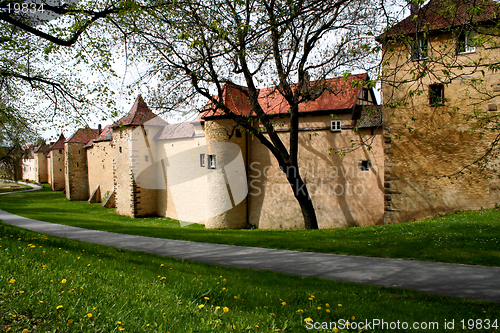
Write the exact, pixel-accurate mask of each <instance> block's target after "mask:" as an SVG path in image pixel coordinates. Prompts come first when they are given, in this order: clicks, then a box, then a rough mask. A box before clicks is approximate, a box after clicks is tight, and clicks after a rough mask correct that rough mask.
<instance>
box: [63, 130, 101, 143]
mask: <svg viewBox="0 0 500 333" xmlns="http://www.w3.org/2000/svg"><path fill="white" fill-rule="evenodd" d="M98 133H99V132H98V130H97V129H92V128H79V129H78V130H77V131H76V132H75V134H73V135H72V136H71V137H70V138H69V139H68V140H67V141H66V142H68V143H75V142H76V143H87V142H89V140H93V139H95V138H96V137H97V136H98Z"/></svg>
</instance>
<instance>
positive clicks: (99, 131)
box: [97, 124, 102, 135]
mask: <svg viewBox="0 0 500 333" xmlns="http://www.w3.org/2000/svg"><path fill="white" fill-rule="evenodd" d="M101 132H102V127H101V124H99V125H97V135H101Z"/></svg>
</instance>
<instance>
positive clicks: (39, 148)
mask: <svg viewBox="0 0 500 333" xmlns="http://www.w3.org/2000/svg"><path fill="white" fill-rule="evenodd" d="M49 151H50V148H49V146H47V145H46V144H45V143H41V144H39V145H38V146H37V147H36V148H35V153H39V152H42V153H46V152H49Z"/></svg>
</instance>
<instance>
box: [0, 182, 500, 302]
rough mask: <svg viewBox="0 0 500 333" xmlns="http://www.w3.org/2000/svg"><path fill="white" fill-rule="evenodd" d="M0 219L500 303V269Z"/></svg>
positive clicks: (237, 262)
mask: <svg viewBox="0 0 500 333" xmlns="http://www.w3.org/2000/svg"><path fill="white" fill-rule="evenodd" d="M28 185H29V184H28ZM30 191H32V190H30ZM17 192H19V191H17ZM0 220H2V221H4V222H5V223H8V224H11V225H15V226H18V227H21V228H25V229H29V230H32V231H35V232H40V233H44V234H49V235H54V236H58V237H66V238H70V239H76V240H80V241H85V242H91V243H95V244H101V245H110V246H114V247H118V248H123V249H129V250H133V251H143V252H148V253H153V254H158V255H162V256H168V257H173V258H177V259H188V260H194V261H200V262H205V263H210V264H217V265H225V266H232V267H244V268H252V269H255V270H271V271H275V272H281V273H287V274H294V275H300V276H302V277H305V276H318V277H321V278H326V279H331V280H337V281H346V282H357V283H364V284H373V285H378V286H388V287H398V288H409V289H415V290H418V291H422V292H426V293H429V294H438V295H444V296H453V297H463V298H470V299H476V300H488V301H494V302H500V268H499V267H486V266H474V265H460V264H447V263H440V262H425V261H416V260H401V259H385V258H373V257H358V256H347V255H337V254H325V253H312V252H300V251H288V250H275V249H264V248H256V247H245V246H234V245H223V244H209V243H199V242H190V241H179V240H171V239H161V238H153V237H144V236H133V235H125V234H117V233H113V232H105V231H98V230H88V229H82V228H76V227H70V226H65V225H60V224H54V223H48V222H42V221H37V220H32V219H28V218H25V217H20V216H17V215H14V214H10V213H7V212H5V211H2V210H0Z"/></svg>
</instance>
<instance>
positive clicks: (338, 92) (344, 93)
mask: <svg viewBox="0 0 500 333" xmlns="http://www.w3.org/2000/svg"><path fill="white" fill-rule="evenodd" d="M367 78H368V75H367V74H366V73H364V74H358V75H352V76H350V77H348V78H347V80H346V79H344V78H343V77H340V78H334V79H328V80H325V81H324V84H325V85H326V86H327V90H325V91H324V93H323V94H322V95H321V96H320V97H318V98H316V99H315V100H312V101H307V102H303V103H301V104H299V112H301V113H302V112H317V111H335V110H347V109H352V108H353V107H354V106H355V105H356V103H357V100H358V96H359V94H360V91H361V88H362V87H361V86H358V85H354V86H353V85H352V84H351V82H352V81H353V80H354V81H365V80H366V79H367ZM313 84H316V82H311V85H313ZM246 89H247V88H246V87H241V86H236V85H234V84H226V85H225V86H224V95H223V100H224V102H225V105H226V106H227V107H228V108H229V109H230V110H231V111H232V112H234V113H235V114H238V115H248V116H251V115H253V111H252V107H251V105H250V102H249V100H248V97H247V96H246V95H245V93H244V92H245V90H246ZM292 89H296V86H292ZM259 104H260V106H261V107H262V109H263V110H264V112H265V113H266V114H269V115H278V114H285V113H288V110H289V105H288V102H287V101H286V100H285V98H284V97H283V95H281V94H280V93H279V91H278V90H277V89H276V88H275V87H272V88H264V89H259ZM205 110H206V111H204V112H202V113H201V114H200V115H198V117H197V118H196V119H195V120H194V121H193V122H197V121H202V120H203V119H204V118H207V117H213V116H219V115H221V114H222V111H220V110H217V111H215V112H214V110H213V106H212V104H211V103H208V104H207V106H206V107H205Z"/></svg>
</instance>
